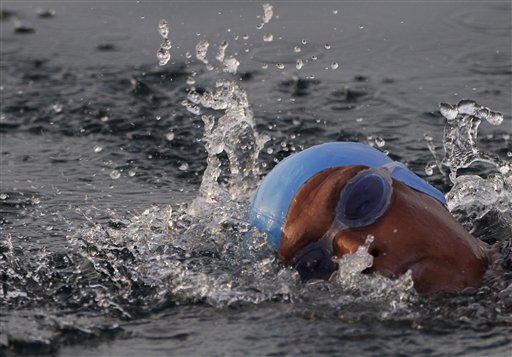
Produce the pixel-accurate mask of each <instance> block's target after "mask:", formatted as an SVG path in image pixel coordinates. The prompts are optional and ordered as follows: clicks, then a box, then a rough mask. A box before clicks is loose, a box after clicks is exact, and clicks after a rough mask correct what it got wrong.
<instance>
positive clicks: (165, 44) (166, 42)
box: [160, 38, 172, 50]
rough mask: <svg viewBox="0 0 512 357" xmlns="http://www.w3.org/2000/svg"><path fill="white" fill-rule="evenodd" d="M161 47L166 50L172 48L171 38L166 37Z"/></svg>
mask: <svg viewBox="0 0 512 357" xmlns="http://www.w3.org/2000/svg"><path fill="white" fill-rule="evenodd" d="M160 47H161V48H163V49H164V50H170V49H171V48H172V45H171V40H169V39H168V38H166V39H164V41H163V42H162V44H161V45H160Z"/></svg>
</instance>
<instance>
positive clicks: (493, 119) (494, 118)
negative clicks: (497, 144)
mask: <svg viewBox="0 0 512 357" xmlns="http://www.w3.org/2000/svg"><path fill="white" fill-rule="evenodd" d="M487 121H488V122H489V123H490V124H492V125H500V124H501V123H502V122H503V114H501V113H499V112H490V113H489V116H488V117H487Z"/></svg>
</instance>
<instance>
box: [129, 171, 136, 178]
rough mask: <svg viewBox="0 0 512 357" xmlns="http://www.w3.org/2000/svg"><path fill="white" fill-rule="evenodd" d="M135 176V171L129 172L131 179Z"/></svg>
mask: <svg viewBox="0 0 512 357" xmlns="http://www.w3.org/2000/svg"><path fill="white" fill-rule="evenodd" d="M135 174H136V173H135V171H133V170H130V171H128V176H130V177H133V176H135Z"/></svg>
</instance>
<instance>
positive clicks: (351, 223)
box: [292, 162, 404, 281]
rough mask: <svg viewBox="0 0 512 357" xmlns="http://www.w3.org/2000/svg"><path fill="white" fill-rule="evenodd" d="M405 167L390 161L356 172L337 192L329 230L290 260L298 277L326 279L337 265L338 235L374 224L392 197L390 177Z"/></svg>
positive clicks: (386, 208)
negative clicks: (335, 241) (336, 245)
mask: <svg viewBox="0 0 512 357" xmlns="http://www.w3.org/2000/svg"><path fill="white" fill-rule="evenodd" d="M403 166H404V165H403V164H401V163H398V162H390V163H388V164H386V165H383V166H380V167H378V168H368V169H364V170H361V171H359V172H358V173H357V174H356V175H355V176H354V177H352V178H351V179H350V180H349V181H347V183H346V184H345V186H344V187H343V189H342V190H341V192H340V198H339V201H338V203H337V205H336V209H335V217H334V220H333V222H332V224H331V227H330V228H329V230H328V231H327V232H326V233H325V234H324V235H323V236H322V238H320V239H319V240H318V241H316V242H313V243H310V244H308V245H307V246H305V247H304V248H302V249H301V250H299V251H298V253H297V254H296V255H295V257H294V259H293V260H292V265H293V267H294V268H295V269H296V270H297V271H298V273H299V275H300V278H301V279H302V280H303V281H305V280H311V279H329V277H330V276H331V275H332V273H333V272H334V271H336V270H337V269H338V265H337V264H336V262H335V261H334V260H333V257H334V249H333V241H334V238H335V237H336V235H338V234H339V233H340V232H343V231H346V230H349V229H358V228H364V227H368V226H370V225H372V224H373V223H375V222H377V221H378V220H379V219H380V218H381V217H382V216H383V215H384V214H385V213H386V212H387V211H388V209H389V206H390V204H391V198H392V196H393V181H392V178H391V174H392V172H393V170H394V169H395V168H397V167H403Z"/></svg>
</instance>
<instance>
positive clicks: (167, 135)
mask: <svg viewBox="0 0 512 357" xmlns="http://www.w3.org/2000/svg"><path fill="white" fill-rule="evenodd" d="M165 139H167V141H173V140H174V133H173V132H172V131H171V132H169V133H167V134H165Z"/></svg>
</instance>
